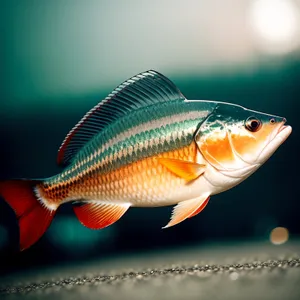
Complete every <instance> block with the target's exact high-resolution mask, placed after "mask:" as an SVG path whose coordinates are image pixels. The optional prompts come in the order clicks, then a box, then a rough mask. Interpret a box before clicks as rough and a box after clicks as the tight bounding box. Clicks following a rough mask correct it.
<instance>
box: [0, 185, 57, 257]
mask: <svg viewBox="0 0 300 300" xmlns="http://www.w3.org/2000/svg"><path fill="white" fill-rule="evenodd" d="M38 183H39V182H38V181H33V180H9V181H2V182H0V195H1V196H3V198H4V199H5V200H6V202H7V203H8V204H9V205H10V206H11V207H12V209H13V210H14V211H15V213H16V216H17V218H18V221H19V228H20V250H21V251H22V250H24V249H26V248H28V247H30V246H31V245H32V244H34V243H35V242H36V241H37V240H38V239H39V238H40V237H41V236H42V235H43V234H44V232H45V231H46V229H47V228H48V227H49V225H50V223H51V221H52V219H53V217H54V214H55V211H53V210H49V209H48V208H46V207H45V206H43V204H42V203H41V202H40V200H39V199H38V198H37V196H36V193H35V190H34V188H35V186H36V184H38Z"/></svg>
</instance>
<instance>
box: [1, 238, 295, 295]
mask: <svg viewBox="0 0 300 300" xmlns="http://www.w3.org/2000/svg"><path fill="white" fill-rule="evenodd" d="M0 298H1V299H4V298H7V299H21V298H22V299H123V300H126V299H131V300H134V299H172V300H174V299H201V300H204V299H231V300H234V299H272V300H274V299H287V300H289V299H297V300H299V299H300V243H299V242H293V243H292V242H289V243H287V244H285V245H282V246H274V245H270V244H264V243H261V244H258V243H255V244H254V243H252V244H236V245H234V246H230V245H215V246H214V245H210V246H201V247H197V248H190V249H185V250H180V251H164V252H156V253H153V254H144V255H136V256H130V257H122V258H121V257H120V258H115V259H109V260H106V261H103V260H102V261H94V262H89V263H86V264H81V265H77V266H63V267H60V268H58V267H55V268H48V269H40V270H33V271H31V272H30V273H29V272H26V273H19V274H14V275H11V276H6V277H2V278H1V284H0Z"/></svg>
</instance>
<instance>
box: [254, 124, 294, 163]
mask: <svg viewBox="0 0 300 300" xmlns="http://www.w3.org/2000/svg"><path fill="white" fill-rule="evenodd" d="M285 122H286V120H285V119H284V121H283V122H282V124H281V126H280V127H279V128H278V130H277V132H276V131H275V136H274V137H272V138H271V139H270V142H269V143H268V144H267V146H266V147H265V148H264V149H263V150H262V152H261V153H260V155H259V156H258V158H257V160H256V162H258V163H260V164H263V163H264V162H265V161H266V160H267V159H268V158H269V157H270V156H271V155H272V154H273V153H274V152H275V151H276V150H277V148H278V147H279V146H280V145H281V144H282V143H284V142H285V140H286V139H287V138H288V137H289V135H290V134H291V133H292V127H291V126H290V125H284V124H285Z"/></svg>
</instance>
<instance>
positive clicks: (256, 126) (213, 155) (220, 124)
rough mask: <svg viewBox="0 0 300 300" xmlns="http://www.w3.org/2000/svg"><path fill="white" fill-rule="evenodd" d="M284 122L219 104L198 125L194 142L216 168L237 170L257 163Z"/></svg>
mask: <svg viewBox="0 0 300 300" xmlns="http://www.w3.org/2000/svg"><path fill="white" fill-rule="evenodd" d="M284 122H285V119H284V118H281V117H277V116H272V115H268V114H264V113H260V112H256V111H253V110H248V109H246V108H243V107H241V106H238V105H232V104H227V103H222V104H221V103H220V104H218V105H217V107H216V108H215V110H214V111H213V112H212V113H211V114H210V115H209V116H208V117H207V119H206V120H205V121H204V122H203V123H202V124H201V125H200V127H199V129H198V131H197V132H196V135H195V140H196V143H197V146H198V148H199V150H200V151H201V153H202V155H203V156H204V158H205V159H206V160H207V161H208V162H209V163H210V164H211V165H213V166H214V167H215V168H216V169H218V170H237V169H241V168H245V167H247V166H251V165H254V164H257V163H259V162H258V157H259V155H260V154H261V153H262V151H263V150H264V149H265V147H266V146H267V145H268V144H269V143H270V142H271V140H272V139H273V138H274V137H275V136H276V135H277V134H278V132H279V130H280V128H281V126H282V125H283V123H284Z"/></svg>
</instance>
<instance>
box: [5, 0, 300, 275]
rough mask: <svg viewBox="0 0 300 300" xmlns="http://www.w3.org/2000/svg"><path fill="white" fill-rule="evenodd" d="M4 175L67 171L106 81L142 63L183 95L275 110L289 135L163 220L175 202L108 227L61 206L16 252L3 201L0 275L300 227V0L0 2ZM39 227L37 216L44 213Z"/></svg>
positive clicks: (293, 235)
mask: <svg viewBox="0 0 300 300" xmlns="http://www.w3.org/2000/svg"><path fill="white" fill-rule="evenodd" d="M0 5H1V8H0V26H1V47H0V48H1V50H0V55H1V68H0V72H1V74H0V75H1V89H0V141H1V143H0V179H7V178H19V177H25V178H40V177H47V176H50V175H53V174H55V173H57V172H60V168H59V167H57V166H56V155H57V150H58V148H59V146H60V144H61V142H62V140H63V139H64V137H65V135H66V134H67V133H68V131H69V130H70V129H71V128H72V126H73V125H75V123H77V122H78V120H79V119H80V118H81V117H82V116H83V115H84V114H85V113H86V112H87V111H88V110H89V109H90V108H92V107H93V106H94V105H96V104H97V103H98V102H99V101H100V100H101V99H103V98H104V97H105V96H106V95H107V94H108V93H109V92H110V91H111V90H112V89H114V88H115V87H116V86H117V85H118V84H120V83H121V82H123V81H124V80H126V79H127V78H129V77H131V76H133V75H135V74H137V73H139V72H142V71H145V70H147V69H154V70H157V71H159V72H161V73H163V74H164V75H166V76H167V77H169V78H170V79H171V80H172V81H173V82H174V83H175V84H176V85H177V86H178V87H179V89H180V90H181V91H182V93H183V94H184V95H185V96H186V97H187V98H188V99H210V100H219V101H226V102H232V103H238V104H240V105H243V106H245V107H249V108H251V109H254V110H259V111H263V112H267V113H270V114H276V115H281V116H284V117H286V118H287V120H288V123H289V124H291V125H292V126H293V134H292V135H291V136H290V138H289V139H288V140H287V141H286V142H285V143H284V145H282V146H281V147H280V148H279V149H278V151H277V152H276V153H275V154H274V155H273V156H272V157H271V158H270V160H269V161H268V162H267V163H266V164H265V165H264V166H263V167H262V168H261V169H260V170H259V171H258V172H256V173H255V174H254V175H252V176H251V177H250V178H249V179H247V180H246V181H245V182H243V183H242V184H240V185H239V186H237V187H236V188H234V189H232V190H230V191H228V192H225V193H222V194H220V195H217V196H214V197H212V199H211V201H210V203H209V204H208V206H207V208H206V209H205V210H204V211H203V212H202V213H201V214H200V215H199V216H197V217H195V218H192V219H190V220H188V221H185V222H183V223H182V224H180V225H178V226H175V227H173V228H170V229H167V230H161V227H162V226H163V225H165V224H166V223H167V222H168V219H169V217H170V213H171V208H170V207H166V208H152V209H143V208H134V209H130V210H129V211H128V212H127V213H126V215H125V216H124V217H123V218H122V219H121V220H120V221H118V222H117V223H115V224H114V225H113V226H111V227H108V228H106V229H103V230H100V231H93V230H89V229H87V228H85V227H83V226H82V225H81V224H80V223H79V221H78V220H77V219H76V217H75V215H74V213H73V212H72V208H71V206H69V205H65V206H63V207H61V208H60V209H59V211H58V213H57V215H56V217H55V218H54V221H53V223H52V225H51V227H50V228H49V230H48V231H47V232H46V234H45V235H44V236H43V238H42V239H41V240H40V241H39V242H38V243H37V244H35V245H34V246H32V247H31V248H30V249H28V250H27V251H25V252H22V253H19V252H18V226H17V223H16V220H15V216H14V213H13V211H12V210H11V209H10V208H9V207H8V205H7V204H6V203H5V202H4V201H3V200H2V199H0V265H1V268H0V272H1V273H8V272H13V271H16V270H20V269H22V268H27V267H28V266H30V267H41V266H46V265H48V266H49V265H51V266H53V265H55V264H57V265H58V264H62V263H64V264H68V263H73V262H75V261H86V260H89V259H95V258H97V259H98V258H99V259H105V258H107V257H112V256H115V255H123V254H125V253H142V252H148V251H153V250H156V251H157V250H161V249H168V248H172V249H173V248H175V247H178V248H179V247H183V246H187V245H189V246H193V245H201V244H205V243H215V244H216V245H221V244H222V243H224V242H232V241H234V242H235V241H242V242H243V241H253V240H255V241H269V242H270V243H274V244H280V243H284V242H285V241H287V240H288V239H297V237H299V234H300V226H299V225H300V224H299V209H300V202H299V196H298V188H297V185H299V177H300V176H299V171H298V170H299V162H298V161H299V148H298V146H299V129H300V126H299V122H300V121H299V109H300V102H299V99H300V1H299V0H223V1H219V0H197V1H190V0H186V1H179V0H165V1H159V0H152V1H140V0H130V1H129V0H128V1H121V0H119V1H112V0H107V1H104V0H99V1H83V0H82V1H80V0H72V1H71V0H69V1H58V0H52V1H41V0H36V1H35V0H24V1H17V0H10V1H9V0H6V1H2V2H1V4H0ZM37 226H38V224H37Z"/></svg>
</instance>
